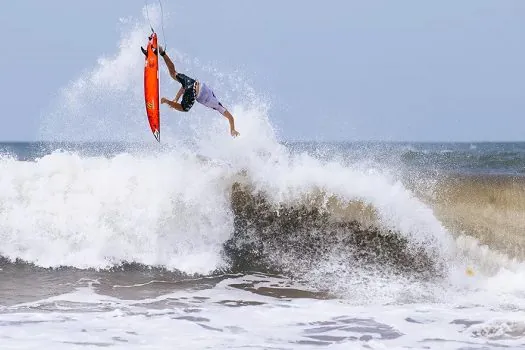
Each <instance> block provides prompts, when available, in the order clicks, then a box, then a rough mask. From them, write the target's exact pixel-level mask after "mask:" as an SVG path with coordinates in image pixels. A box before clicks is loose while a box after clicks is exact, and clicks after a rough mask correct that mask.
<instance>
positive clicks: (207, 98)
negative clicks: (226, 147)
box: [159, 46, 239, 137]
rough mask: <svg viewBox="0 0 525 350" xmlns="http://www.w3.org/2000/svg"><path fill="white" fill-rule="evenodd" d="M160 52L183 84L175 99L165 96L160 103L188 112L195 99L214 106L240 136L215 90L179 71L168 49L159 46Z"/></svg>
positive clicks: (233, 134) (233, 131) (235, 134)
mask: <svg viewBox="0 0 525 350" xmlns="http://www.w3.org/2000/svg"><path fill="white" fill-rule="evenodd" d="M159 53H160V55H161V56H162V58H164V62H165V63H166V66H167V67H168V71H169V72H170V76H171V77H172V78H173V79H175V80H176V81H178V82H179V83H180V84H181V85H182V86H181V88H180V89H179V91H178V92H177V95H176V96H175V99H174V100H169V99H167V98H165V97H163V98H162V99H161V100H160V103H165V104H167V105H168V106H170V107H171V108H173V109H176V110H178V111H180V112H187V111H189V110H190V109H191V107H192V106H193V104H194V103H195V101H197V102H199V103H200V104H203V105H205V106H206V107H208V108H212V109H214V110H216V111H217V112H219V113H220V114H222V115H223V116H224V117H225V118H226V119H228V121H229V122H230V134H231V135H232V136H233V137H236V136H239V133H238V132H237V130H235V121H234V119H233V116H232V115H231V113H230V112H229V111H228V110H227V109H226V108H224V106H223V105H222V104H221V103H220V102H219V100H218V99H217V97H215V94H214V93H213V91H212V90H211V89H210V88H209V87H208V86H207V85H206V84H204V83H202V82H200V81H198V80H195V79H192V78H190V77H188V76H187V75H185V74H182V73H179V72H177V70H176V69H175V65H174V64H173V62H172V61H171V59H170V58H169V57H168V55H167V54H166V51H164V49H163V48H162V46H159ZM181 96H182V101H181V102H180V103H179V99H180V97H181Z"/></svg>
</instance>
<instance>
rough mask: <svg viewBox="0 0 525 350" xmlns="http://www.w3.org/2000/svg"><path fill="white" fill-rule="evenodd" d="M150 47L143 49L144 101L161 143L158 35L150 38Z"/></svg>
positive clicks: (152, 130)
mask: <svg viewBox="0 0 525 350" xmlns="http://www.w3.org/2000/svg"><path fill="white" fill-rule="evenodd" d="M148 39H149V40H148V46H147V48H146V49H144V48H142V47H141V49H142V52H143V53H144V55H145V56H146V60H145V62H144V99H145V102H146V113H147V115H148V121H149V126H150V128H151V132H152V133H153V136H155V139H157V141H158V142H160V109H159V55H158V53H159V50H158V46H157V34H156V33H155V32H153V34H151V36H150V37H149V38H148Z"/></svg>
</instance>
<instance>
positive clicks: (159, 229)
mask: <svg viewBox="0 0 525 350" xmlns="http://www.w3.org/2000/svg"><path fill="white" fill-rule="evenodd" d="M243 142H244V143H243ZM247 142H248V141H243V140H242V139H239V140H235V142H232V143H231V144H216V146H215V148H214V147H203V146H202V145H180V144H179V145H169V144H160V145H159V144H156V143H154V142H151V143H148V144H125V143H58V142H55V143H49V142H48V143H2V144H0V239H1V242H2V244H1V245H0V256H1V257H0V281H1V283H0V345H1V348H2V349H15V348H17V349H18V348H24V349H37V348H38V349H91V348H92V349H98V348H101V347H104V348H110V349H142V348H143V349H149V348H155V349H160V348H183V349H203V348H213V349H233V348H253V349H302V348H304V349H316V348H321V349H322V348H326V349H354V348H355V349H359V348H363V349H385V348H388V349H401V348H402V349H422V348H426V349H493V348H494V349H497V348H512V349H518V348H525V264H524V261H525V179H524V178H523V176H524V175H525V143H379V142H378V143H367V142H355V143H352V142H348V143H343V142H339V143H320V142H282V143H275V144H274V143H265V144H262V145H259V144H257V143H255V142H253V143H247ZM250 142H252V141H250Z"/></svg>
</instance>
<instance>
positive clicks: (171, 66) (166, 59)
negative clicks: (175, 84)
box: [159, 46, 177, 80]
mask: <svg viewBox="0 0 525 350" xmlns="http://www.w3.org/2000/svg"><path fill="white" fill-rule="evenodd" d="M159 49H160V52H164V55H162V54H161V56H162V58H164V63H166V67H168V71H169V72H170V76H171V77H172V78H173V79H174V80H177V70H176V69H175V64H173V62H172V61H171V59H170V58H169V57H168V54H167V53H166V51H164V49H163V48H162V46H160V47H159Z"/></svg>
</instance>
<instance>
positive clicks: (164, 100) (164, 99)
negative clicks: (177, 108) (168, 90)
mask: <svg viewBox="0 0 525 350" xmlns="http://www.w3.org/2000/svg"><path fill="white" fill-rule="evenodd" d="M168 101H169V100H168V99H167V98H166V97H163V98H161V99H160V103H161V104H163V103H167V102H168Z"/></svg>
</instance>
